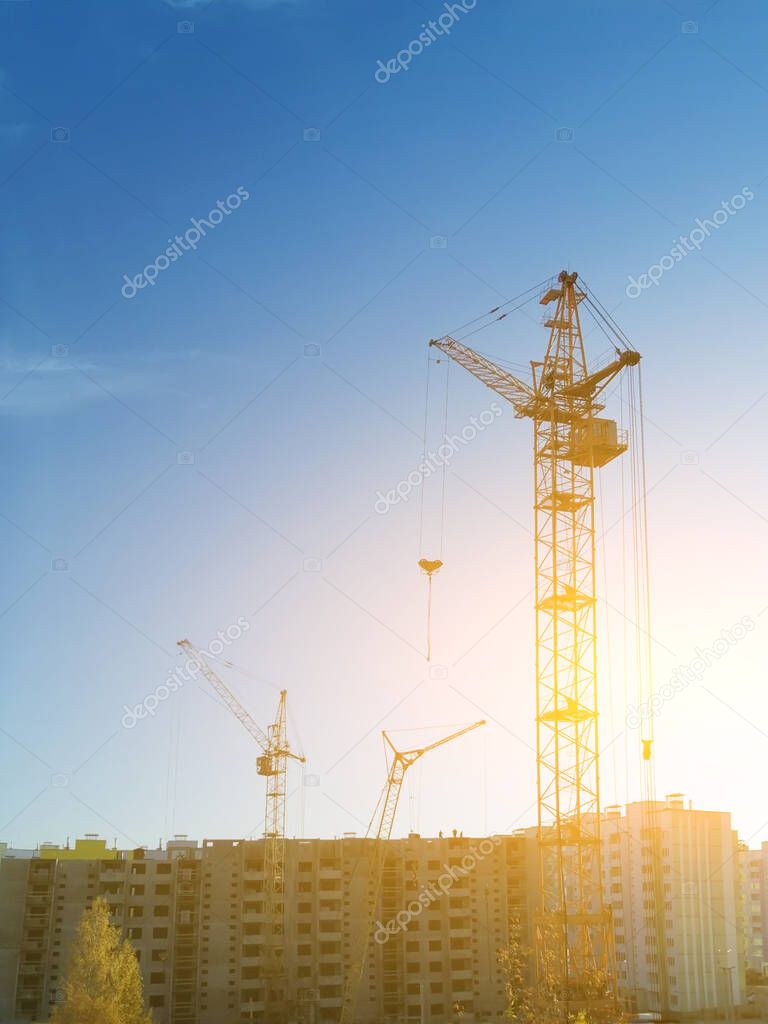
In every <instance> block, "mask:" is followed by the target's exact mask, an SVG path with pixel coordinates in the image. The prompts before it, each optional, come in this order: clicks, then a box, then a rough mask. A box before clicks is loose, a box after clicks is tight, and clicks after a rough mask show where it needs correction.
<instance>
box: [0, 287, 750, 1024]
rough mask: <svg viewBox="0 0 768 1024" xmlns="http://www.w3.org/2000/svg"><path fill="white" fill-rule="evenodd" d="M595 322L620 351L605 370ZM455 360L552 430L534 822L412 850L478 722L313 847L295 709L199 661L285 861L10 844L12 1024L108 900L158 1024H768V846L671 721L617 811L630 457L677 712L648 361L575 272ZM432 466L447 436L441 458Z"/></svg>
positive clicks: (392, 761) (251, 843)
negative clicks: (425, 794) (442, 767)
mask: <svg viewBox="0 0 768 1024" xmlns="http://www.w3.org/2000/svg"><path fill="white" fill-rule="evenodd" d="M536 303H538V304H539V305H540V306H541V307H542V313H543V330H544V334H543V344H542V348H541V350H540V352H538V353H531V354H530V355H531V356H532V358H531V359H530V371H529V373H528V374H527V375H523V374H519V375H518V374H513V373H512V372H511V370H510V369H509V368H507V367H506V366H505V365H502V364H501V363H500V362H499V361H496V360H494V359H492V358H491V357H490V356H488V355H487V354H484V352H483V348H485V346H484V344H482V339H485V338H486V337H488V335H487V334H485V333H483V335H482V339H478V341H477V342H475V340H474V338H475V336H477V335H478V334H479V333H480V332H486V330H487V331H489V332H492V331H493V329H494V326H495V325H496V324H498V323H499V322H500V321H502V320H504V319H505V318H507V317H508V316H509V314H510V313H512V312H514V311H517V310H520V309H522V308H523V307H526V306H529V304H534V305H535V304H536ZM585 311H587V312H588V313H589V316H590V317H591V320H592V323H593V324H594V330H595V333H599V335H600V336H601V337H602V340H603V341H604V342H605V346H604V347H606V346H607V347H606V350H605V351H604V352H603V353H602V354H600V353H599V352H595V353H588V352H587V351H586V346H585V342H584V332H583V328H582V317H583V316H584V314H585ZM470 337H472V338H473V342H472V347H470V345H469V344H467V343H466V342H467V339H469V338H470ZM475 345H477V347H475ZM446 362H452V363H455V364H457V365H458V366H459V367H460V368H461V369H462V370H464V371H467V372H468V373H469V374H470V375H471V376H472V377H474V378H476V379H477V381H478V387H479V386H480V385H483V386H484V387H485V388H487V389H490V390H491V391H492V392H493V393H494V395H495V396H496V397H498V398H500V399H502V400H503V401H504V402H506V403H509V405H510V406H511V408H512V411H513V414H514V417H515V418H517V419H521V420H524V421H529V422H526V423H524V424H521V425H520V426H519V427H518V428H517V429H519V430H524V429H526V430H529V431H530V434H531V437H532V441H533V449H532V456H533V459H532V461H533V465H532V469H533V473H532V475H531V473H530V469H531V466H530V465H528V466H517V467H514V472H515V476H516V477H517V478H518V479H519V481H520V484H519V486H528V484H527V483H526V481H529V480H530V481H531V483H532V489H531V493H530V502H531V507H532V535H533V543H532V550H531V552H530V554H531V556H532V557H531V563H530V564H531V567H532V572H531V578H530V584H531V598H530V601H531V604H532V610H533V616H534V622H535V635H534V636H532V637H531V644H532V645H535V678H531V679H530V680H529V681H528V682H527V684H526V685H529V686H530V687H531V688H532V689H535V707H536V713H535V721H533V722H530V723H528V724H527V725H525V727H524V728H525V730H526V733H527V734H530V738H531V745H532V746H535V767H536V779H537V792H536V794H535V800H536V808H537V810H536V821H535V823H531V824H530V825H526V826H525V827H522V828H518V829H514V830H511V831H510V832H509V833H506V834H492V835H488V836H474V837H470V836H464V835H463V834H461V833H460V832H459V831H458V830H455V829H453V830H446V832H445V833H442V832H441V833H440V834H439V835H437V836H427V835H422V834H419V833H416V832H411V833H409V834H404V830H403V825H402V816H401V815H398V808H399V806H400V805H401V796H402V793H403V786H404V783H405V781H406V778H407V777H408V772H409V770H410V769H412V768H413V767H414V766H415V765H416V764H417V762H419V763H420V761H421V759H422V758H426V759H428V758H429V757H430V755H431V753H432V752H433V751H435V750H437V749H441V748H443V747H444V746H446V745H449V744H450V746H451V754H452V755H453V756H454V757H455V758H456V759H457V763H458V762H460V760H461V758H462V744H463V742H464V737H465V736H466V735H467V734H470V733H475V732H476V731H478V730H479V731H482V730H483V729H484V728H485V727H486V722H485V720H482V719H480V720H477V721H467V722H466V724H464V725H463V726H462V727H460V728H455V729H453V730H449V729H446V730H444V731H443V732H442V733H441V734H439V735H437V736H435V737H434V738H431V739H430V740H429V741H428V742H427V741H423V742H421V743H420V744H419V745H410V746H409V745H407V743H405V742H403V741H401V739H400V738H399V736H398V735H397V734H396V733H394V732H391V731H385V732H384V733H383V740H384V745H385V753H386V766H385V765H382V766H381V775H382V779H383V788H382V790H381V794H380V796H379V799H378V802H375V801H374V800H371V818H370V824H369V827H368V830H367V833H366V834H365V835H363V834H362V832H361V833H360V834H355V833H348V834H344V835H341V836H338V837H337V838H333V839H296V838H291V836H292V835H294V834H295V832H296V828H295V826H292V824H291V822H287V820H286V817H287V813H286V804H287V794H288V790H289V777H290V775H291V773H292V772H294V771H298V770H299V768H300V766H301V765H302V764H303V763H304V754H303V752H302V751H301V750H300V749H299V747H298V744H297V743H295V742H292V738H291V737H290V736H289V727H288V717H287V712H286V708H287V702H288V701H289V700H290V692H288V691H286V690H282V691H281V692H280V696H279V701H278V706H277V710H276V712H275V715H274V720H273V721H272V722H271V723H270V724H267V725H261V724H259V723H257V722H256V720H255V719H254V717H253V716H252V714H251V712H250V711H249V710H248V708H247V707H246V706H244V703H243V702H242V701H241V699H240V697H239V696H238V695H236V693H235V690H234V687H233V686H232V685H230V675H231V673H230V665H229V663H228V662H227V661H226V659H224V658H215V657H211V656H210V655H209V654H208V653H206V652H204V651H203V650H201V649H199V648H198V647H196V646H195V644H194V642H193V641H190V640H188V639H186V638H183V639H179V640H178V647H179V650H180V652H181V654H182V655H183V656H184V657H185V658H186V659H187V663H188V664H189V663H191V664H194V665H195V666H197V668H198V670H199V672H200V674H201V677H202V679H203V680H204V685H206V686H207V687H209V688H210V693H211V695H213V696H214V697H215V699H216V700H217V701H218V702H219V703H220V704H221V705H222V706H223V707H224V708H226V709H227V710H228V711H229V712H230V713H231V715H232V716H233V717H234V718H236V719H237V720H238V722H239V724H240V726H241V727H242V728H243V729H245V730H246V731H247V732H248V733H249V734H250V737H251V738H252V740H253V744H254V747H253V753H254V756H255V759H256V769H255V775H256V777H257V778H258V780H259V784H260V785H261V786H262V787H263V789H264V800H265V802H264V815H263V821H264V826H263V836H262V837H261V838H253V839H244V838H233V839H201V840H200V841H197V840H195V839H192V838H189V837H188V836H183V835H177V836H175V837H174V838H173V839H169V840H168V841H167V842H165V843H161V844H159V845H158V846H157V847H156V848H151V847H139V848H134V849H130V848H127V847H125V846H121V847H120V848H118V847H117V845H116V844H113V845H109V844H108V841H107V840H105V839H102V838H99V836H97V835H95V834H94V835H90V836H87V837H85V838H82V839H77V840H76V841H75V842H74V843H72V844H69V843H67V844H66V845H60V846H58V845H53V844H46V845H41V846H39V847H38V848H36V849H27V850H25V849H17V848H14V847H13V846H10V845H7V844H6V845H5V846H4V847H0V1021H3V1022H7V1024H8V1022H13V1024H22V1022H42V1021H46V1020H48V1017H49V1015H50V1013H51V1012H52V1010H53V1009H54V1008H55V1006H56V1004H57V1001H58V1000H59V995H60V992H61V984H62V978H63V974H64V972H65V969H66V960H67V952H68V947H69V945H70V943H71V941H72V939H73V936H74V934H75V931H76V929H77V926H78V923H79V921H80V918H81V915H82V913H83V911H84V910H85V909H86V908H87V907H89V906H90V905H91V904H92V901H93V900H94V899H95V898H96V897H103V898H104V900H106V901H107V903H108V905H109V908H110V912H111V916H112V920H113V922H114V923H115V924H116V925H117V926H118V927H119V928H120V929H121V932H122V934H123V935H124V936H125V937H126V938H127V939H128V940H129V941H130V942H131V944H132V945H133V947H134V948H135V950H136V953H137V956H138V959H139V965H140V968H141V972H142V976H143V980H144V991H145V996H146V1000H147V1005H148V1007H149V1009H150V1010H151V1011H152V1014H153V1020H154V1021H155V1022H156V1024H240V1022H246V1021H254V1022H260V1024H321V1022H322V1024H325V1022H329V1024H330V1022H332V1024H428V1022H432V1024H448V1022H451V1024H454V1022H464V1024H482V1022H490V1021H495V1020H501V1019H511V1020H512V1021H517V1022H518V1024H533V1022H537V1024H558V1022H562V1024H576V1022H578V1024H590V1022H591V1024H619V1022H621V1021H632V1020H634V1021H645V1022H661V1021H686V1020H687V1021H702V1020H728V1021H735V1020H736V1018H737V1017H743V1018H745V1019H746V1018H750V1019H760V1014H761V1013H764V1012H765V1013H768V1003H766V1004H762V1003H761V1000H760V991H759V985H758V986H757V987H755V986H754V985H751V984H750V985H748V979H751V981H752V982H754V981H755V979H756V978H759V977H760V976H761V975H763V974H764V973H765V970H766V968H768V947H765V946H764V945H763V943H764V941H768V844H766V843H763V845H762V848H761V849H758V850H750V849H749V848H748V847H747V845H746V844H744V843H742V842H740V840H739V837H738V836H737V834H736V831H735V830H734V828H733V826H732V824H731V820H730V815H729V814H728V813H727V812H724V811H715V810H707V809H699V808H694V807H693V806H692V805H691V803H690V802H689V801H687V800H686V798H685V797H684V795H682V794H678V793H672V794H661V795H659V794H658V793H657V792H656V780H655V777H654V775H655V771H654V767H655V761H654V757H655V748H654V732H653V716H647V717H645V718H643V719H642V721H641V724H640V728H639V729H637V730H634V731H628V732H627V734H626V736H625V737H623V739H622V743H624V744H625V745H626V746H627V753H626V756H627V757H629V758H633V759H635V761H636V764H637V768H638V771H637V778H638V779H639V785H640V788H639V791H638V792H637V793H636V794H635V796H634V800H633V801H632V802H629V803H628V804H627V805H626V806H624V807H621V806H615V805H614V806H605V805H604V803H603V801H601V785H600V778H601V772H600V752H601V744H600V736H599V730H598V721H599V713H598V707H599V688H600V686H601V685H602V683H601V679H600V672H599V670H598V648H599V644H600V638H599V636H598V613H597V605H598V598H597V582H596V581H597V578H598V576H599V574H600V573H601V572H602V571H603V567H602V566H601V565H600V564H599V555H598V552H599V550H600V547H599V543H598V537H597V528H596V507H597V505H598V503H599V502H600V486H601V475H602V474H603V473H604V472H611V467H612V464H614V463H616V462H617V461H618V460H626V464H627V467H628V468H627V473H626V509H627V525H626V529H627V533H628V535H629V537H630V541H629V544H628V549H629V550H630V552H631V558H630V559H629V560H628V564H627V565H626V566H625V570H626V576H627V579H626V588H627V590H628V591H629V592H630V593H631V595H632V627H631V629H630V630H629V631H628V635H626V636H625V643H626V644H627V648H628V652H629V653H628V655H627V658H628V659H629V660H631V669H630V670H628V674H629V678H630V685H631V687H632V690H631V694H630V696H631V698H632V700H633V702H634V703H636V705H637V706H639V707H641V706H643V705H647V704H650V702H652V701H653V699H654V682H653V668H652V649H651V641H650V628H651V618H652V611H651V596H652V584H653V581H652V580H651V578H650V569H649V565H650V563H649V555H648V512H647V504H646V497H647V484H646V471H645V453H644V423H645V412H644V407H643V389H642V377H641V369H640V368H641V353H640V352H638V351H637V350H636V348H635V347H634V346H633V344H632V343H631V341H630V340H629V338H627V337H626V335H625V334H624V332H623V331H622V329H621V328H620V327H619V326H618V324H617V323H616V322H615V320H614V318H613V317H612V316H611V314H610V313H609V312H608V310H607V309H606V307H605V306H603V305H602V304H601V303H600V301H599V300H598V299H597V297H596V296H595V295H594V294H593V293H592V292H591V290H590V289H589V288H588V287H587V286H586V284H585V283H584V282H583V280H582V279H581V278H580V277H579V275H578V274H577V273H576V272H574V271H571V270H562V271H561V272H559V273H557V274H555V275H554V276H553V277H552V278H550V279H548V280H546V281H544V282H539V283H538V284H537V285H535V286H533V287H532V288H529V289H527V290H526V291H525V292H522V293H520V294H519V295H516V296H515V297H513V298H512V299H509V300H508V301H506V302H505V303H504V304H501V305H498V306H496V307H494V308H492V309H490V310H489V311H487V312H486V313H484V314H482V315H481V316H479V317H477V318H476V319H474V320H472V321H470V322H469V323H467V324H465V325H464V326H463V328H460V329H458V330H456V331H455V332H453V333H452V334H450V335H446V336H444V337H441V338H439V339H432V340H431V341H429V345H428V374H429V373H431V372H432V371H433V368H434V367H435V366H444V365H445V363H446ZM433 398H434V395H433ZM438 398H439V396H438ZM427 401H428V402H429V392H428V399H427ZM425 420H426V417H425ZM427 443H428V439H427V437H426V428H425V438H424V450H425V453H426V450H427ZM508 468H509V467H505V469H503V470H502V472H507V469H508ZM510 471H511V470H510ZM434 553H435V552H434V551H422V552H421V555H422V557H421V558H420V560H419V562H418V566H419V569H420V571H421V574H422V576H423V577H424V578H425V581H426V593H427V601H428V606H427V615H426V621H427V642H426V645H425V648H426V659H427V660H429V659H430V658H431V656H432V651H431V647H432V636H431V630H432V620H433V617H434V615H435V614H437V612H436V611H435V610H434V609H433V603H432V598H433V586H434V587H437V586H438V585H439V576H440V572H441V570H442V569H444V566H443V561H442V559H439V558H435V557H433V555H434ZM501 670H502V671H503V672H506V671H512V666H511V665H510V666H501ZM422 724H425V723H419V722H408V723H407V725H408V727H409V728H412V727H419V726H420V725H422ZM429 724H430V725H431V724H432V723H429ZM521 728H522V727H521ZM763 1019H765V1018H763Z"/></svg>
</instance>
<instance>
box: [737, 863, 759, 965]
mask: <svg viewBox="0 0 768 1024" xmlns="http://www.w3.org/2000/svg"><path fill="white" fill-rule="evenodd" d="M764 869H765V866H764V851H763V850H750V849H748V848H747V847H746V846H745V845H743V844H742V845H740V847H739V871H740V882H741V904H742V908H741V909H742V921H743V925H744V930H743V943H744V957H745V962H746V966H747V967H748V968H749V969H750V970H752V971H759V972H760V973H762V971H763V964H764V963H766V950H765V946H764V938H763V936H764V922H763V910H764V898H765V893H764V885H765V880H764Z"/></svg>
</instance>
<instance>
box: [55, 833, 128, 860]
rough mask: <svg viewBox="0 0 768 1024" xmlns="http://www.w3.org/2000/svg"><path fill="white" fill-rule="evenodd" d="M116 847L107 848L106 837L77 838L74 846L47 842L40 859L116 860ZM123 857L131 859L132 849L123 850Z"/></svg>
mask: <svg viewBox="0 0 768 1024" xmlns="http://www.w3.org/2000/svg"><path fill="white" fill-rule="evenodd" d="M117 853H118V851H117V849H116V847H110V848H109V849H108V848H107V840H106V839H96V838H95V837H92V836H89V837H88V838H87V839H76V840H75V845H74V846H53V845H52V844H46V845H45V846H41V847H40V849H39V851H38V854H37V855H38V857H39V858H40V860H114V859H115V857H117ZM121 857H123V858H127V859H128V860H131V859H132V858H133V852H132V851H130V850H129V851H122V852H121Z"/></svg>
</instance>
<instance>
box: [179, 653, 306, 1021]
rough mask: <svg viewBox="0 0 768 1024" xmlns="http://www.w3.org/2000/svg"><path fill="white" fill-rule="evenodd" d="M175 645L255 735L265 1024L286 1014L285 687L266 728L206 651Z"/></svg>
mask: <svg viewBox="0 0 768 1024" xmlns="http://www.w3.org/2000/svg"><path fill="white" fill-rule="evenodd" d="M178 646H179V647H180V648H181V649H182V650H183V651H185V652H186V653H187V654H189V656H190V657H191V658H192V659H194V661H195V662H196V663H197V664H199V666H200V670H201V671H202V673H203V675H204V676H205V677H206V679H207V680H208V682H209V683H210V684H211V686H213V688H214V690H215V691H216V693H217V694H218V695H219V697H220V698H221V700H222V701H223V702H224V704H226V706H227V707H228V708H229V710H230V711H231V712H232V714H233V715H234V716H235V718H237V720H238V721H239V722H240V724H241V725H242V726H243V728H245V729H246V730H247V731H248V732H249V733H250V734H251V736H252V737H253V738H254V739H255V740H256V742H257V743H258V745H259V747H260V748H261V754H260V756H259V757H257V758H256V771H257V772H258V774H259V775H262V776H264V778H266V780H267V792H266V809H265V814H264V916H265V927H266V936H265V937H266V943H265V946H266V968H265V972H264V975H265V980H266V996H265V1006H266V1009H265V1013H264V1018H263V1019H264V1021H265V1024H271V1022H272V1021H275V1022H282V1021H283V1020H284V1019H285V1013H286V1011H285V1004H286V1000H287V991H286V987H287V986H286V965H285V945H284V943H285V940H284V934H285V896H284V891H285V803H286V781H287V776H288V758H291V759H292V760H294V761H298V762H300V763H301V764H303V763H304V761H305V758H304V757H303V756H302V755H301V754H295V753H294V752H293V751H292V750H291V748H290V746H289V744H288V736H287V730H286V696H287V691H286V690H281V691H280V699H279V701H278V704H277V713H276V715H275V720H274V722H273V723H272V724H271V725H269V726H268V727H267V730H266V732H265V731H264V730H263V729H262V728H261V727H260V726H259V725H257V723H256V722H255V721H254V719H253V718H252V717H251V715H250V713H249V712H248V711H246V709H245V708H244V707H243V706H242V704H241V703H240V701H239V700H238V699H237V697H235V695H234V694H233V693H232V692H231V691H230V690H229V688H228V687H227V686H226V685H225V684H224V683H223V682H222V680H221V679H220V678H219V676H218V675H217V674H216V673H215V672H214V670H213V669H212V668H211V666H210V664H209V662H208V661H207V659H206V657H205V655H204V654H203V653H202V651H200V650H198V649H197V648H196V647H194V646H193V644H191V643H190V641H189V640H179V641H178Z"/></svg>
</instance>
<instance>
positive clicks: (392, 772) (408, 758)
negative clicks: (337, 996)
mask: <svg viewBox="0 0 768 1024" xmlns="http://www.w3.org/2000/svg"><path fill="white" fill-rule="evenodd" d="M481 725H485V721H480V722H475V723H473V724H472V725H468V726H467V727H466V728H464V729H460V730H459V731H458V732H454V733H451V735H450V736H444V737H443V738H442V739H440V740H436V741H435V742H434V743H430V744H428V745H427V746H424V747H416V748H414V749H413V750H398V749H397V748H396V747H395V745H394V743H393V742H392V740H391V739H390V737H389V736H388V735H387V733H386V732H384V733H382V736H383V737H384V742H385V744H386V745H387V747H388V748H389V751H390V756H391V760H390V761H389V765H388V769H387V781H386V783H385V784H384V789H383V790H382V793H381V796H380V797H379V802H378V803H377V804H376V810H378V808H379V807H381V814H380V816H379V822H378V826H377V828H376V835H375V840H376V841H375V843H374V845H373V856H372V860H371V864H370V867H369V874H368V878H369V881H372V883H373V885H372V886H370V887H369V899H368V915H367V917H366V920H365V930H364V931H362V932H361V935H360V941H359V944H358V945H357V946H356V949H357V955H356V957H355V960H354V962H353V964H352V967H351V968H350V971H349V974H348V976H347V980H346V982H345V985H344V992H343V995H342V1004H341V1017H340V1024H354V1020H355V1009H356V1006H357V998H358V993H359V991H360V986H361V984H362V980H363V975H364V974H365V961H366V957H367V955H368V947H369V945H370V941H371V932H372V931H373V926H374V924H375V923H376V908H377V906H378V902H379V896H380V894H381V888H382V879H383V877H384V862H385V860H386V854H387V850H386V844H387V841H388V840H389V839H390V838H391V836H392V826H393V825H394V822H395V813H396V811H397V804H398V801H399V799H400V791H401V789H402V788H403V780H404V779H405V773H406V772H407V771H408V769H409V768H410V767H411V766H412V765H414V764H415V763H416V762H417V761H418V760H419V758H421V757H423V756H424V755H425V754H427V753H429V751H430V750H435V749H437V747H442V746H445V744H446V743H450V742H451V741H452V740H455V739H458V738H459V736H464V735H465V734H466V733H468V732H472V730H473V729H478V728H479V727H480V726H481ZM376 810H374V812H373V813H374V818H375V816H376ZM372 825H373V819H371V827H372ZM371 827H369V830H368V831H369V833H370V830H371ZM399 1009H400V1008H399V1007H396V1008H394V1010H393V1012H395V1013H397V1012H398V1010H399Z"/></svg>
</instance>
